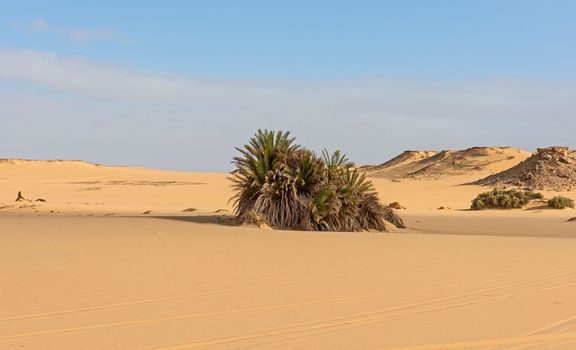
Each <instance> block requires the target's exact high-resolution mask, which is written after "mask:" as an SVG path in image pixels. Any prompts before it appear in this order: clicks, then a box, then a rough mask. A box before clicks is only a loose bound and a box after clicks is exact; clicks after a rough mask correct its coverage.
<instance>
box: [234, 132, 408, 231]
mask: <svg viewBox="0 0 576 350" xmlns="http://www.w3.org/2000/svg"><path fill="white" fill-rule="evenodd" d="M237 150H238V151H239V152H240V153H241V155H240V156H238V157H235V158H234V160H233V164H235V166H236V170H234V171H233V172H232V177H231V179H232V181H233V188H234V190H235V191H236V194H235V196H234V197H233V198H232V200H233V201H234V208H235V213H236V215H237V218H238V220H239V221H241V222H244V221H247V220H251V217H252V216H254V215H257V216H259V217H261V218H262V219H263V220H264V221H265V222H266V223H267V224H269V225H271V226H272V227H275V228H279V229H296V230H306V231H310V230H312V231H364V230H376V231H385V230H386V226H385V225H386V221H385V220H386V219H387V218H388V219H390V220H395V222H396V224H398V223H400V224H401V225H400V226H403V223H402V221H401V219H400V218H399V217H397V215H396V214H395V213H394V212H393V210H391V209H390V208H387V207H385V206H383V205H382V204H381V203H380V202H379V200H378V195H377V193H376V192H375V190H374V188H373V186H372V183H371V182H370V181H367V180H366V178H365V175H364V174H362V173H360V172H359V171H358V170H357V169H355V168H354V164H353V163H352V162H350V161H349V160H348V158H347V157H346V155H344V154H342V153H340V151H335V152H334V153H332V154H329V153H328V151H326V150H324V151H323V152H322V157H317V156H316V155H315V154H314V153H313V152H312V151H310V150H307V149H305V148H302V147H301V146H299V145H296V144H294V138H291V137H290V133H289V132H282V131H278V132H275V131H268V130H258V132H257V133H256V134H255V135H254V137H252V138H251V139H250V142H249V144H247V145H244V147H243V148H237Z"/></svg>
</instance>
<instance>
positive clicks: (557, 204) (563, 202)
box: [548, 196, 574, 209]
mask: <svg viewBox="0 0 576 350" xmlns="http://www.w3.org/2000/svg"><path fill="white" fill-rule="evenodd" d="M548 207H549V208H554V209H565V208H572V209H574V201H573V200H572V199H570V198H566V197H563V196H556V197H553V198H551V199H549V200H548Z"/></svg>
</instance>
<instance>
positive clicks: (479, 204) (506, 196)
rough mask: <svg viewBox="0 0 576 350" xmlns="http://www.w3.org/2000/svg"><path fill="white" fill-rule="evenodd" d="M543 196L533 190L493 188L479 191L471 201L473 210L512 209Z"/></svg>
mask: <svg viewBox="0 0 576 350" xmlns="http://www.w3.org/2000/svg"><path fill="white" fill-rule="evenodd" d="M542 198H544V197H543V196H542V194H541V193H538V192H533V191H519V190H514V189H513V190H504V189H497V188H496V189H493V190H492V191H490V192H485V193H481V194H479V195H478V197H476V198H475V199H474V200H473V201H472V206H471V207H470V208H471V209H473V210H484V209H514V208H522V207H523V206H525V205H526V204H528V203H529V202H530V201H531V200H533V199H542Z"/></svg>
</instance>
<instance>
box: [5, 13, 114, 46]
mask: <svg viewBox="0 0 576 350" xmlns="http://www.w3.org/2000/svg"><path fill="white" fill-rule="evenodd" d="M10 27H11V28H12V29H14V30H17V31H21V32H28V33H49V34H54V35H58V36H60V37H62V38H64V39H67V40H70V41H73V42H78V43H84V42H88V41H92V40H116V39H119V36H118V34H117V33H116V32H115V31H113V30H111V29H105V28H80V27H59V26H54V25H52V24H50V23H48V22H47V21H45V20H44V19H42V18H36V19H34V20H33V21H31V22H30V23H27V24H25V25H21V24H19V23H16V22H11V23H10Z"/></svg>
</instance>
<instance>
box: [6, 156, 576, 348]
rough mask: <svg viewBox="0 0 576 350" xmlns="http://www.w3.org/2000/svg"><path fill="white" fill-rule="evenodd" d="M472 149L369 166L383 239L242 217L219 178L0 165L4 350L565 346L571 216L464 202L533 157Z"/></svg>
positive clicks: (570, 315) (569, 340)
mask: <svg viewBox="0 0 576 350" xmlns="http://www.w3.org/2000/svg"><path fill="white" fill-rule="evenodd" d="M475 150H476V151H475V152H460V153H458V152H455V153H457V154H459V155H462V156H461V157H458V159H459V160H460V162H461V163H464V164H465V166H463V167H458V169H459V170H458V171H457V172H456V171H455V170H454V169H455V168H454V162H446V161H445V160H444V158H440V159H439V160H438V161H437V162H435V163H434V164H435V166H433V167H432V169H433V170H434V172H433V175H434V177H431V176H428V175H427V176H413V175H412V176H406V171H405V169H406V164H403V162H404V163H407V165H408V166H414V164H412V165H411V163H413V162H414V160H413V157H407V158H409V159H405V160H403V161H397V162H393V163H394V164H393V166H395V167H399V168H401V169H400V170H399V171H398V176H396V177H394V179H389V178H385V177H382V176H378V173H376V175H375V176H369V177H368V178H369V179H370V180H371V181H372V182H373V184H374V186H375V188H376V190H377V192H378V193H379V196H380V197H381V200H382V201H384V202H386V203H387V202H392V201H397V202H399V203H401V204H402V206H404V207H405V208H406V209H400V210H397V212H398V213H400V215H401V216H402V217H403V219H404V221H405V223H406V226H407V228H406V229H395V230H392V232H389V233H375V232H360V233H352V232H340V233H338V232H302V231H289V230H288V231H286V230H274V229H270V228H266V227H263V228H259V227H256V226H238V225H236V224H235V223H234V220H233V215H234V213H233V210H234V208H233V205H232V204H231V202H230V201H229V199H230V197H231V196H232V194H233V193H232V188H231V182H230V179H229V178H230V174H227V173H194V172H174V171H162V170H154V169H147V168H138V167H110V166H105V165H97V164H92V163H88V162H83V161H66V160H64V161H41V160H18V159H10V160H3V161H0V193H2V197H1V198H0V202H1V205H0V208H1V209H0V223H1V231H2V234H1V235H0V240H1V241H2V242H1V244H0V252H1V254H0V271H1V272H2V273H1V275H2V276H3V277H4V280H5V283H3V286H2V298H1V299H0V303H1V304H0V310H1V311H0V348H2V349H12V348H14V349H16V348H30V349H102V348H106V349H150V350H151V349H241V348H247V349H294V348H300V349H312V348H314V349H354V348H361V349H383V350H384V349H397V350H399V349H404V350H407V349H414V350H416V349H421V350H427V349H572V348H573V347H574V346H575V344H576V316H575V315H576V303H575V300H574V297H573V296H574V294H575V292H576V259H575V258H574V252H575V251H576V240H575V239H574V238H575V237H574V236H575V235H576V226H574V225H575V223H574V222H570V221H568V220H569V219H570V218H572V217H574V216H576V211H575V210H574V209H564V210H554V209H549V208H546V207H545V206H543V205H541V204H539V203H535V204H531V205H529V206H528V207H526V208H524V209H515V210H482V211H471V210H469V207H470V201H471V199H473V198H474V197H475V196H476V195H477V194H478V193H481V192H484V191H486V189H487V188H486V187H483V186H479V185H474V184H472V183H473V182H474V181H477V180H478V179H481V178H483V177H485V176H489V175H492V174H495V173H498V172H500V171H506V170H507V169H508V168H511V167H513V166H515V165H516V164H511V163H510V162H512V163H518V164H519V163H520V162H522V161H523V160H525V159H528V155H529V152H519V151H516V150H511V149H506V148H486V149H482V152H478V151H477V150H478V149H475ZM502 152H511V153H513V154H515V155H516V154H517V155H520V158H514V159H509V157H508V156H507V155H506V156H504V157H502V154H501V153H502ZM453 153H454V152H453ZM427 155H429V156H434V155H433V154H431V153H427ZM502 159H504V160H505V161H502ZM476 162H480V163H481V164H489V165H488V166H485V167H483V168H482V169H480V168H479V166H480V165H478V164H475V163H476ZM472 163H474V164H472ZM428 166H429V164H428ZM375 168H376V171H380V172H382V167H380V168H378V166H376V167H375ZM471 169H472V170H471ZM444 170H445V171H444ZM367 171H368V174H370V172H371V170H370V167H368V168H367ZM454 172H456V174H454ZM421 173H423V172H422V171H420V172H418V170H417V174H421ZM19 191H21V193H22V196H23V197H24V198H25V199H26V200H25V201H18V202H16V201H15V199H16V197H17V192H19ZM543 193H544V194H545V196H546V197H549V196H553V195H555V194H558V193H559V192H554V191H543ZM560 193H561V194H563V195H565V196H567V197H570V198H576V195H575V194H574V192H570V191H564V192H560ZM37 199H42V200H44V201H36V200H37ZM439 208H443V209H439Z"/></svg>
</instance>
